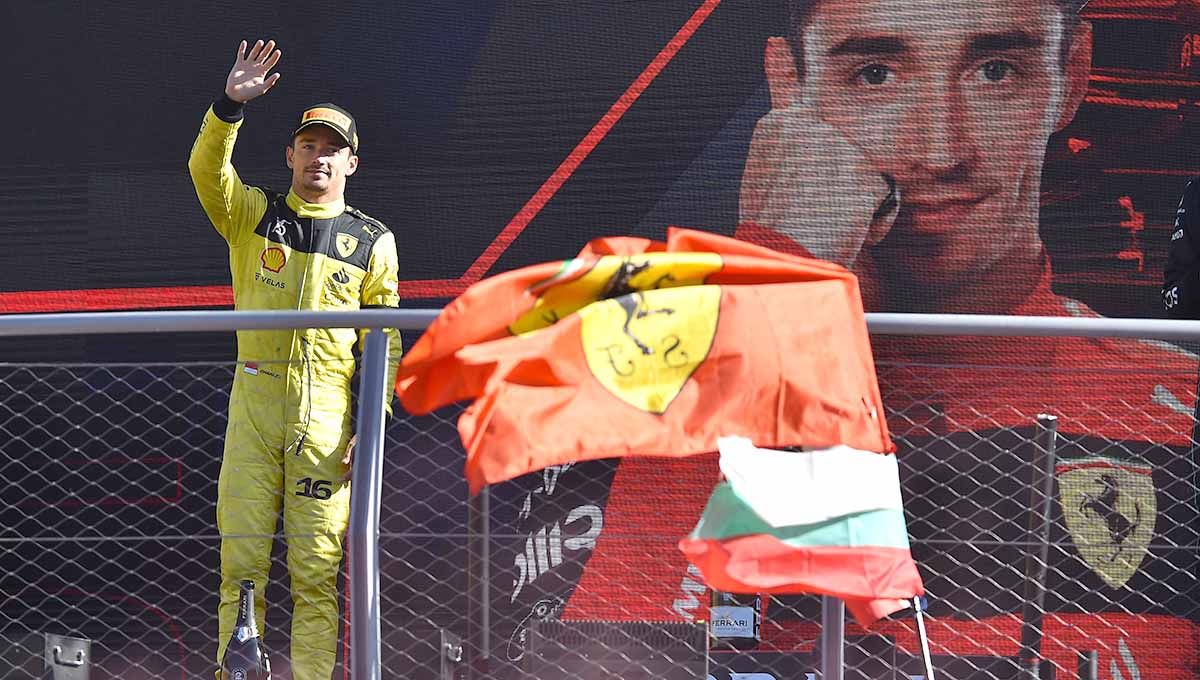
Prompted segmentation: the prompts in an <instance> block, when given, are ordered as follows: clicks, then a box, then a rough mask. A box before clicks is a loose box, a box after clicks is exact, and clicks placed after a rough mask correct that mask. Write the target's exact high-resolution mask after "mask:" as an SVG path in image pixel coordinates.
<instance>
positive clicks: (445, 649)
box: [438, 628, 466, 680]
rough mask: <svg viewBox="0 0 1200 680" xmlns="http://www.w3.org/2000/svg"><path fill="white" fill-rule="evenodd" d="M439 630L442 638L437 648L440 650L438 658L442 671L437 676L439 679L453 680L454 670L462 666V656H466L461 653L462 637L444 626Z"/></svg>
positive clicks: (455, 674)
mask: <svg viewBox="0 0 1200 680" xmlns="http://www.w3.org/2000/svg"><path fill="white" fill-rule="evenodd" d="M440 632H441V635H442V640H441V646H440V647H439V648H438V649H440V650H441V652H440V653H439V654H438V658H439V659H441V667H442V671H441V675H440V676H438V677H439V678H440V679H441V680H455V678H456V677H457V673H456V671H457V670H458V669H460V668H462V662H463V658H464V657H465V656H466V655H465V654H464V653H463V643H462V637H461V636H459V635H455V634H454V633H451V632H450V631H448V630H446V629H445V628H442V629H440Z"/></svg>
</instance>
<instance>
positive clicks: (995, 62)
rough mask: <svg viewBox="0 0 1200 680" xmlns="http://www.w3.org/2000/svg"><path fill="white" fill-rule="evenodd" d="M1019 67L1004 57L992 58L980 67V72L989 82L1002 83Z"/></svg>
mask: <svg viewBox="0 0 1200 680" xmlns="http://www.w3.org/2000/svg"><path fill="white" fill-rule="evenodd" d="M1016 70H1017V68H1016V67H1015V66H1013V64H1012V63H1010V62H1007V61H1004V60H1002V59H992V60H991V61H988V62H986V63H984V64H983V65H982V66H980V67H979V74H980V75H982V76H983V77H984V79H986V80H987V81H989V82H992V83H1000V82H1003V81H1005V80H1009V79H1011V77H1012V75H1013V74H1014V73H1016Z"/></svg>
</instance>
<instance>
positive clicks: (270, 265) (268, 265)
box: [258, 247, 287, 274]
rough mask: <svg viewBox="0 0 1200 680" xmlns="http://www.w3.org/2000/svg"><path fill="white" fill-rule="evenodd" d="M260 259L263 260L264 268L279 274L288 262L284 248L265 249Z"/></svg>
mask: <svg viewBox="0 0 1200 680" xmlns="http://www.w3.org/2000/svg"><path fill="white" fill-rule="evenodd" d="M258 259H259V260H261V261H262V266H263V268H264V269H266V270H268V271H272V272H275V273H276V274H278V273H279V271H280V270H281V269H283V266H284V265H286V264H287V253H285V252H283V248H275V247H271V248H267V249H265V250H263V251H262V255H259V257H258Z"/></svg>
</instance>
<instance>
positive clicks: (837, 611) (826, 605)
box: [821, 595, 846, 680]
mask: <svg viewBox="0 0 1200 680" xmlns="http://www.w3.org/2000/svg"><path fill="white" fill-rule="evenodd" d="M845 662H846V603H845V602H842V601H841V600H840V599H838V598H836V597H831V596H829V595H822V596H821V680H842V677H843V666H844V665H845Z"/></svg>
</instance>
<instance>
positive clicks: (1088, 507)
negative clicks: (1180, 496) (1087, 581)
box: [1056, 458, 1158, 588]
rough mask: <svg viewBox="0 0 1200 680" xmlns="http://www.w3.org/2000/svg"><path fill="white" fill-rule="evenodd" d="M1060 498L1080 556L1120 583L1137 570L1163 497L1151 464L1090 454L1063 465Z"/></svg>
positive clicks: (1114, 584) (1109, 581) (1111, 581)
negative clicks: (1157, 493) (1157, 491)
mask: <svg viewBox="0 0 1200 680" xmlns="http://www.w3.org/2000/svg"><path fill="white" fill-rule="evenodd" d="M1056 476H1057V477H1058V490H1059V491H1058V494H1059V502H1060V503H1062V509H1063V516H1064V517H1065V518H1066V522H1067V529H1068V530H1069V531H1070V532H1071V540H1072V541H1073V542H1074V543H1075V548H1076V549H1077V550H1078V551H1079V556H1080V557H1082V558H1083V560H1084V561H1085V562H1087V564H1088V566H1089V567H1091V568H1092V571H1094V572H1096V574H1098V575H1099V576H1100V578H1102V579H1104V582H1105V583H1107V584H1108V585H1110V586H1112V587H1113V588H1120V587H1121V586H1123V585H1125V583H1126V582H1127V581H1129V579H1130V578H1131V577H1132V576H1133V575H1134V574H1135V573H1136V572H1137V570H1138V567H1139V566H1141V564H1142V560H1143V559H1145V557H1146V553H1147V548H1148V546H1149V545H1150V538H1151V537H1152V536H1153V535H1154V524H1155V520H1156V519H1157V507H1158V502H1157V499H1156V497H1155V493H1154V478H1153V476H1152V469H1151V468H1150V466H1148V465H1145V464H1140V463H1132V462H1128V461H1118V460H1114V459H1111V458H1086V459H1083V460H1079V461H1072V462H1070V463H1064V464H1061V465H1059V466H1058V468H1057V470H1056Z"/></svg>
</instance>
